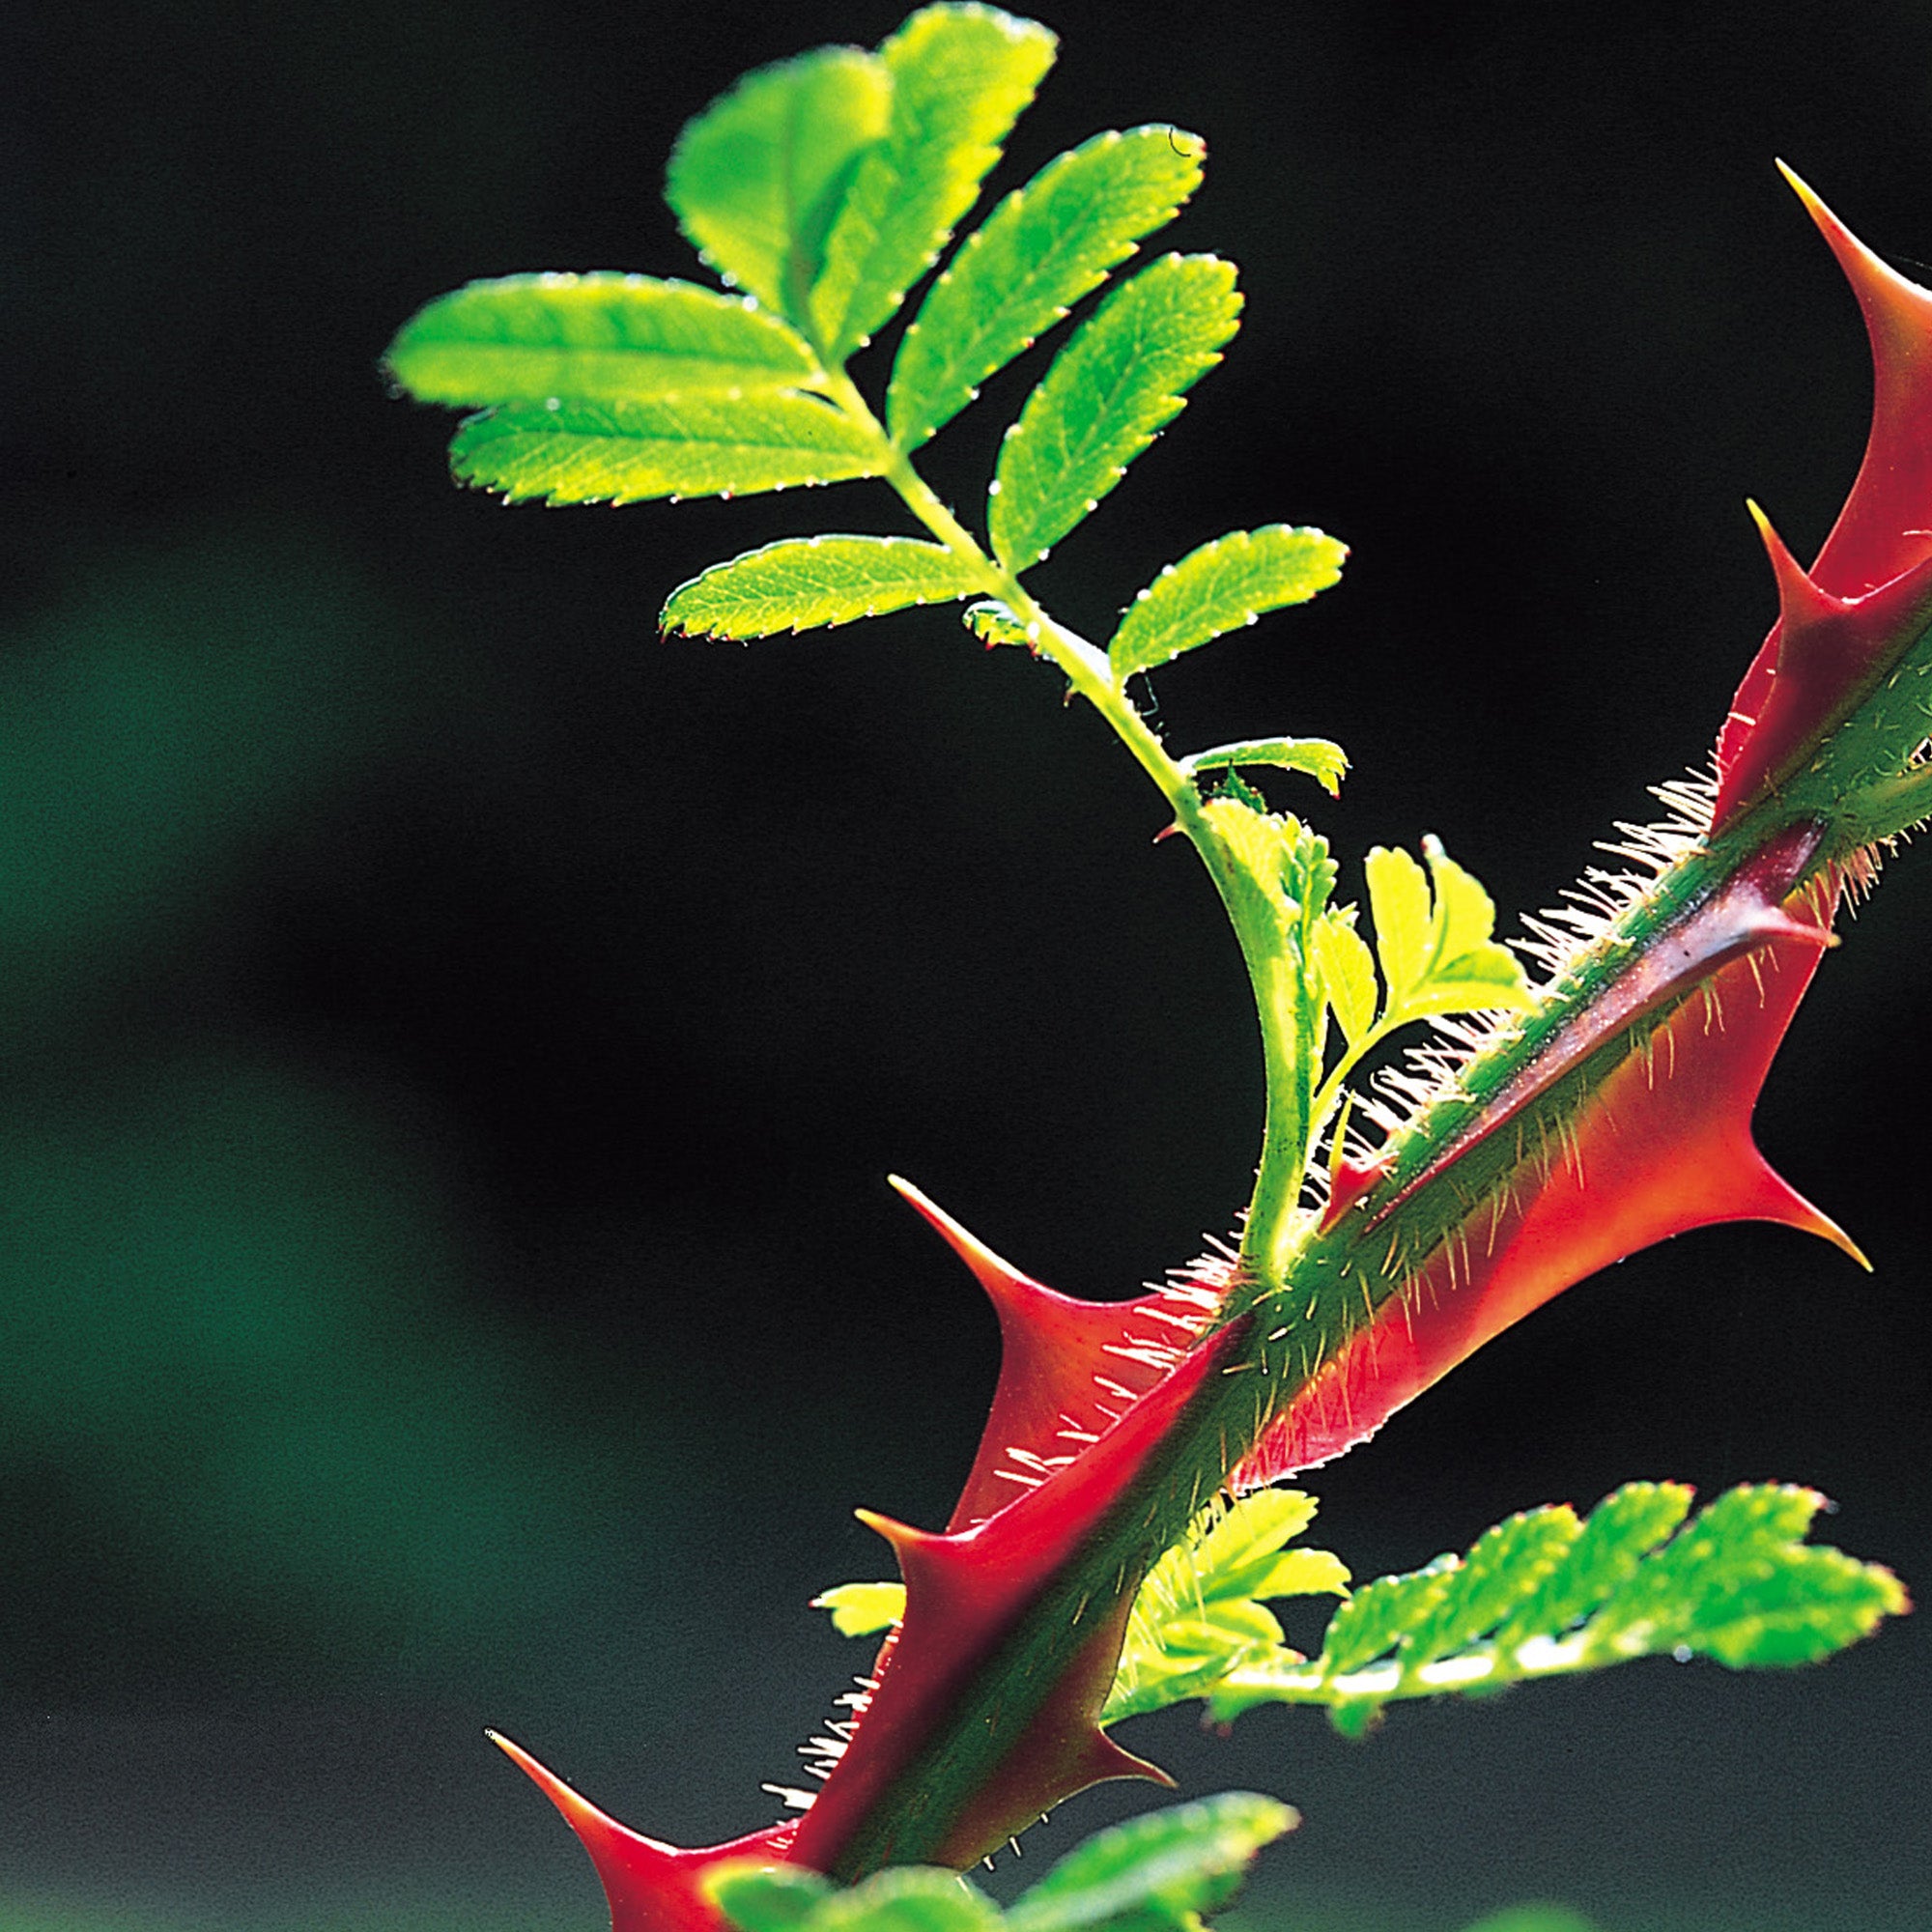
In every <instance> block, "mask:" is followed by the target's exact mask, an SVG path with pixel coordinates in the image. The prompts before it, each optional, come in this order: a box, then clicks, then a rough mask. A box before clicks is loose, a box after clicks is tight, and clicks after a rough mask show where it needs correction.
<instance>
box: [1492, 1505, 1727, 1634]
mask: <svg viewBox="0 0 1932 1932" xmlns="http://www.w3.org/2000/svg"><path fill="white" fill-rule="evenodd" d="M1693 1494H1694V1492H1693V1491H1692V1490H1691V1488H1690V1484H1688V1483H1626V1484H1625V1485H1624V1486H1623V1487H1622V1488H1621V1489H1619V1490H1613V1491H1612V1492H1610V1494H1608V1495H1607V1496H1605V1498H1604V1499H1603V1501H1602V1502H1600V1503H1599V1504H1598V1505H1597V1507H1596V1508H1595V1509H1593V1510H1592V1511H1591V1512H1590V1514H1589V1516H1588V1517H1587V1518H1585V1519H1584V1522H1583V1527H1582V1530H1581V1533H1580V1534H1579V1535H1578V1536H1577V1541H1576V1542H1575V1543H1573V1544H1572V1545H1571V1546H1570V1553H1569V1555H1568V1556H1567V1557H1566V1558H1565V1560H1564V1561H1563V1563H1562V1564H1561V1565H1560V1566H1559V1567H1558V1568H1557V1569H1556V1570H1554V1571H1553V1572H1551V1574H1550V1575H1549V1576H1548V1577H1547V1578H1546V1579H1545V1580H1544V1584H1543V1587H1542V1588H1541V1589H1540V1590H1538V1591H1537V1593H1536V1594H1535V1595H1534V1596H1533V1597H1530V1598H1528V1599H1527V1600H1526V1601H1525V1602H1524V1603H1523V1604H1522V1605H1520V1606H1519V1608H1518V1609H1517V1611H1516V1613H1515V1614H1514V1615H1513V1616H1511V1617H1510V1619H1509V1620H1508V1621H1507V1622H1506V1623H1505V1624H1504V1625H1503V1627H1502V1628H1501V1629H1500V1630H1499V1631H1497V1633H1496V1644H1497V1647H1498V1648H1499V1649H1505V1650H1507V1649H1512V1648H1514V1647H1515V1646H1516V1645H1518V1644H1520V1643H1523V1642H1526V1641H1527V1640H1528V1639H1529V1638H1530V1637H1531V1636H1534V1635H1535V1634H1537V1633H1538V1632H1540V1631H1543V1632H1547V1631H1562V1630H1568V1629H1569V1628H1570V1627H1571V1625H1573V1624H1576V1623H1579V1622H1581V1620H1582V1619H1583V1618H1584V1617H1586V1616H1588V1615H1589V1614H1590V1612H1591V1611H1592V1610H1595V1609H1597V1608H1598V1607H1600V1606H1601V1605H1604V1604H1605V1603H1607V1602H1608V1601H1609V1599H1610V1598H1611V1597H1613V1596H1614V1595H1615V1594H1616V1593H1617V1592H1618V1591H1619V1590H1621V1589H1622V1588H1623V1587H1624V1585H1625V1584H1626V1583H1628V1582H1629V1581H1630V1579H1631V1577H1634V1575H1635V1574H1636V1567H1637V1565H1638V1564H1639V1563H1641V1562H1642V1561H1643V1559H1644V1558H1645V1557H1646V1556H1648V1555H1649V1554H1650V1552H1651V1551H1652V1550H1653V1549H1655V1548H1657V1546H1658V1545H1659V1544H1660V1543H1662V1541H1663V1540H1664V1538H1665V1537H1667V1536H1668V1535H1670V1533H1671V1532H1672V1531H1673V1530H1674V1529H1675V1528H1676V1527H1677V1525H1678V1524H1679V1523H1680V1522H1682V1521H1683V1520H1684V1519H1685V1517H1686V1516H1687V1515H1688V1514H1689V1512H1690V1498H1691V1496H1692V1495H1693Z"/></svg>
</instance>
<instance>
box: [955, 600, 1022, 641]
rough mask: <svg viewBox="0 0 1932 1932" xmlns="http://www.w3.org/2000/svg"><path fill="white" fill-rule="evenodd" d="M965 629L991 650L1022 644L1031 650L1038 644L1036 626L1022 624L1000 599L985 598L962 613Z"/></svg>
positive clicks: (968, 606)
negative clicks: (995, 646)
mask: <svg viewBox="0 0 1932 1932" xmlns="http://www.w3.org/2000/svg"><path fill="white" fill-rule="evenodd" d="M959 615H960V618H961V620H962V621H963V622H964V624H965V626H966V628H967V629H968V630H969V631H971V632H972V633H973V635H974V636H975V637H976V638H978V639H980V642H981V643H982V644H985V645H987V646H988V647H989V648H990V647H991V646H992V645H994V644H1020V645H1023V646H1024V647H1025V648H1026V649H1028V650H1032V649H1033V648H1034V647H1035V645H1036V644H1037V642H1038V629H1037V626H1036V625H1032V624H1027V623H1024V622H1022V621H1021V620H1020V619H1019V618H1018V617H1016V616H1014V615H1013V613H1012V612H1011V611H1009V610H1008V608H1007V607H1006V606H1005V605H1004V604H1002V603H1001V602H1000V600H999V599H998V598H997V597H982V598H981V599H980V601H979V603H977V604H969V605H967V607H966V608H965V610H963V611H960V613H959Z"/></svg>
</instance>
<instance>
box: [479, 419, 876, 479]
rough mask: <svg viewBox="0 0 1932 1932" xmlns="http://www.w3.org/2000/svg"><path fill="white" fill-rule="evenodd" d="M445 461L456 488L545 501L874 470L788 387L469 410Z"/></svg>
mask: <svg viewBox="0 0 1932 1932" xmlns="http://www.w3.org/2000/svg"><path fill="white" fill-rule="evenodd" d="M449 457H450V468H451V469H453V470H454V472H455V473H456V475H457V477H458V478H459V479H460V480H461V481H463V482H465V483H473V484H476V485H477V486H479V487H480V488H483V489H487V490H497V491H500V492H501V493H502V494H503V495H504V496H506V497H511V498H512V499H513V500H522V499H525V498H527V497H541V498H543V499H544V500H545V501H546V502H551V503H602V502H608V503H634V502H639V501H641V500H643V499H644V498H646V497H729V496H734V495H750V494H751V493H753V492H754V491H758V490H782V489H784V488H786V487H788V486H790V485H793V484H804V483H833V482H838V481H839V480H840V479H841V478H844V477H849V476H870V475H874V474H876V473H877V471H878V469H879V453H878V450H877V448H876V447H875V445H874V443H873V440H872V439H871V438H869V437H867V435H865V433H864V432H863V431H861V430H859V429H857V428H855V427H854V426H853V425H852V424H851V423H850V422H848V421H847V420H846V418H845V417H843V416H842V415H840V414H839V413H838V412H837V411H836V410H833V409H830V408H828V407H827V406H826V405H825V404H823V403H820V402H817V401H815V400H813V399H812V398H811V397H810V396H800V395H789V394H786V395H770V396H747V397H745V398H744V399H743V400H741V401H738V402H726V401H724V400H722V399H719V398H712V397H701V396H694V397H687V398H685V399H684V400H682V401H680V402H675V403H604V404H583V405H574V404H573V405H569V406H564V407H559V408H557V409H554V410H552V409H548V408H546V407H544V406H542V405H536V404H529V403H517V404H513V405H511V406H510V407H509V408H507V409H501V410H493V411H491V412H489V413H488V414H486V415H480V416H471V417H470V418H469V421H467V422H466V423H464V424H463V426H462V427H461V428H460V429H459V430H458V431H457V432H456V436H455V439H454V440H453V441H452V442H451V443H450V447H449Z"/></svg>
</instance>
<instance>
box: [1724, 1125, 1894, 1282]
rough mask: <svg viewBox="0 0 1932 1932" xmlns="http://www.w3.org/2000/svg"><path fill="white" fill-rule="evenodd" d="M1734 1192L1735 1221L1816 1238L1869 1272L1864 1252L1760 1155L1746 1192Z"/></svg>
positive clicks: (1869, 1266) (1744, 1190) (1870, 1266)
mask: <svg viewBox="0 0 1932 1932" xmlns="http://www.w3.org/2000/svg"><path fill="white" fill-rule="evenodd" d="M1738 1192H1739V1208H1740V1210H1741V1211H1740V1212H1739V1213H1738V1214H1737V1215H1736V1217H1735V1218H1736V1219H1738V1220H1741V1221H1775V1222H1776V1223H1777V1224H1778V1226H1780V1227H1784V1228H1796V1229H1797V1230H1798V1232H1799V1233H1800V1234H1801V1235H1816V1236H1818V1237H1819V1239H1820V1240H1825V1241H1830V1242H1831V1244H1832V1245H1833V1247H1834V1248H1836V1249H1837V1250H1838V1251H1839V1252H1840V1253H1841V1254H1846V1255H1849V1256H1850V1257H1851V1258H1852V1260H1853V1261H1855V1262H1857V1263H1858V1264H1859V1265H1860V1266H1861V1268H1863V1269H1864V1271H1865V1272H1866V1273H1867V1274H1870V1273H1871V1272H1872V1264H1871V1263H1870V1261H1869V1260H1868V1259H1867V1258H1866V1255H1865V1251H1864V1250H1863V1249H1862V1248H1861V1247H1860V1246H1859V1244H1858V1243H1857V1242H1856V1241H1855V1240H1853V1239H1852V1237H1851V1236H1849V1235H1848V1234H1846V1233H1845V1231H1844V1229H1842V1228H1841V1227H1839V1226H1838V1224H1837V1222H1835V1221H1834V1220H1833V1219H1832V1217H1831V1216H1830V1215H1829V1214H1827V1213H1826V1212H1825V1210H1824V1209H1823V1208H1818V1207H1815V1206H1814V1205H1813V1204H1812V1203H1811V1202H1809V1201H1807V1200H1805V1198H1804V1195H1802V1194H1801V1193H1799V1191H1798V1190H1797V1188H1795V1187H1794V1186H1792V1184H1791V1183H1790V1181H1788V1180H1786V1179H1785V1178H1784V1177H1783V1175H1781V1174H1779V1173H1778V1172H1777V1170H1776V1168H1774V1167H1773V1166H1772V1165H1771V1164H1770V1162H1768V1161H1767V1160H1765V1158H1764V1156H1763V1155H1762V1154H1760V1155H1759V1156H1758V1171H1757V1174H1756V1175H1755V1177H1753V1180H1752V1183H1751V1185H1750V1187H1749V1188H1748V1190H1747V1189H1746V1188H1743V1187H1741V1188H1740V1189H1739V1190H1738Z"/></svg>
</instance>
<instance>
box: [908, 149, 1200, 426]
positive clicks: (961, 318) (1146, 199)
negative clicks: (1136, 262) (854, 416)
mask: <svg viewBox="0 0 1932 1932" xmlns="http://www.w3.org/2000/svg"><path fill="white" fill-rule="evenodd" d="M1205 153H1206V149H1205V146H1204V145H1203V143H1202V142H1201V141H1200V139H1199V138H1198V137H1197V136H1196V135H1193V134H1183V133H1180V132H1179V131H1178V130H1177V129H1175V128H1133V129H1131V130H1129V131H1128V132H1126V133H1124V134H1122V133H1106V134H1096V135H1095V136H1094V138H1093V139H1092V140H1091V141H1088V142H1085V143H1083V144H1082V145H1081V146H1080V147H1078V148H1075V149H1074V150H1073V151H1072V152H1071V153H1070V154H1065V155H1061V156H1057V157H1056V158H1055V159H1053V160H1051V161H1049V162H1048V163H1047V164H1046V166H1045V167H1043V168H1042V169H1041V170H1040V171H1039V173H1038V174H1037V175H1036V176H1034V178H1033V180H1032V181H1030V182H1028V183H1027V185H1025V186H1024V187H1019V188H1015V189H1014V190H1013V192H1012V193H1011V194H1009V195H1008V196H1007V198H1006V200H1004V201H1003V202H1001V204H1000V205H999V207H998V208H997V209H995V210H994V211H993V213H992V214H991V216H990V217H989V218H988V219H987V221H986V222H985V223H984V225H983V226H982V227H980V228H979V229H977V230H976V231H975V232H974V233H973V234H971V235H969V236H968V237H967V238H966V240H965V241H963V242H962V243H961V244H960V247H959V252H958V254H956V255H955V256H954V257H953V258H952V263H951V264H950V265H949V266H948V268H947V270H946V271H945V272H944V273H943V274H942V275H941V276H940V277H939V279H938V280H937V281H936V282H935V283H934V284H933V285H932V289H931V291H930V293H929V294H928V295H927V296H926V298H925V300H924V302H923V304H922V306H921V308H920V311H919V315H918V317H917V318H916V319H915V320H914V322H913V324H912V326H911V327H909V328H908V329H907V330H906V333H905V340H904V341H903V342H901V343H900V344H899V351H898V355H897V357H896V359H895V362H894V364H893V381H892V387H891V389H890V390H889V392H888V393H887V396H886V421H887V424H888V426H889V427H890V428H891V430H892V433H893V440H895V442H896V443H898V445H899V446H900V448H902V449H916V448H917V447H918V446H919V445H920V444H921V443H922V442H923V441H924V440H926V438H927V437H929V436H930V435H931V434H932V433H933V431H935V430H936V429H938V428H939V427H940V426H941V425H942V424H944V423H946V422H949V421H951V420H952V417H953V416H955V415H956V414H957V413H958V412H960V411H961V410H963V409H964V408H965V407H966V405H967V404H968V403H970V402H971V401H972V400H973V398H974V396H975V395H976V394H977V393H978V391H979V385H980V384H981V383H983V382H984V381H985V380H986V378H987V377H988V376H990V375H991V374H992V373H993V372H994V371H995V370H996V369H999V368H1002V367H1004V366H1005V365H1006V364H1007V363H1008V362H1009V361H1011V359H1012V358H1013V357H1014V356H1015V355H1019V354H1020V352H1021V351H1022V350H1024V349H1027V348H1030V347H1031V346H1032V344H1033V343H1034V341H1035V340H1036V339H1037V337H1039V336H1041V335H1043V334H1044V333H1045V332H1046V331H1047V330H1048V329H1049V328H1051V327H1053V325H1054V324H1055V323H1057V322H1059V321H1061V320H1062V319H1063V318H1064V317H1065V315H1066V313H1067V311H1068V310H1069V309H1070V308H1071V307H1072V306H1073V304H1074V303H1075V302H1077V301H1078V300H1079V299H1080V298H1081V297H1082V296H1084V295H1087V294H1088V293H1090V292H1091V291H1092V290H1094V289H1096V288H1098V287H1099V286H1100V284H1101V283H1102V282H1103V281H1105V280H1106V278H1107V274H1108V271H1109V270H1112V269H1114V268H1115V267H1117V266H1118V265H1119V264H1120V263H1122V262H1123V261H1125V260H1126V258H1127V257H1128V256H1129V255H1131V254H1132V253H1133V251H1134V245H1135V243H1136V242H1138V241H1140V240H1141V238H1142V237H1143V236H1146V235H1151V233H1152V232H1153V231H1154V230H1155V229H1157V228H1164V227H1165V226H1166V225H1167V224H1168V223H1169V222H1170V221H1172V220H1173V219H1174V217H1175V215H1176V214H1177V213H1179V209H1180V205H1181V203H1182V202H1184V201H1185V200H1186V199H1187V198H1188V196H1189V195H1191V194H1192V193H1193V192H1194V190H1195V188H1196V187H1198V186H1199V185H1200V183H1201V160H1202V156H1203V155H1204V154H1205Z"/></svg>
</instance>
